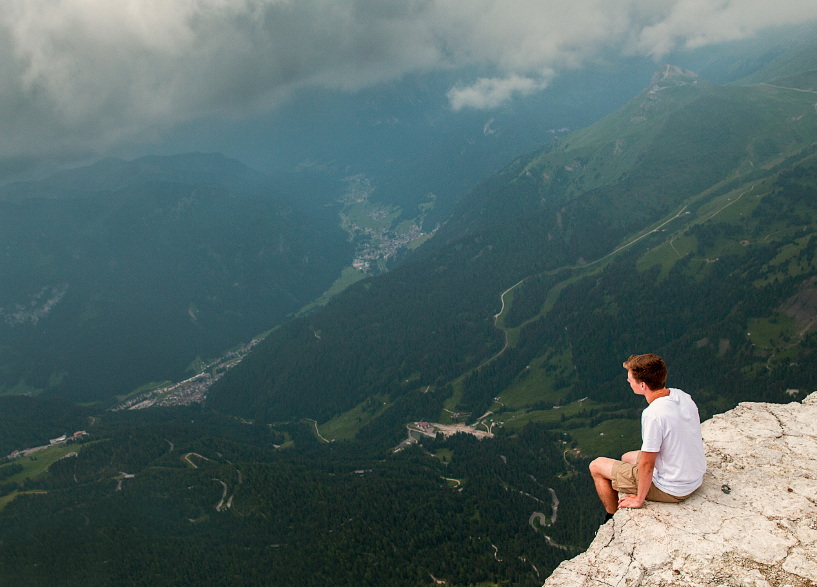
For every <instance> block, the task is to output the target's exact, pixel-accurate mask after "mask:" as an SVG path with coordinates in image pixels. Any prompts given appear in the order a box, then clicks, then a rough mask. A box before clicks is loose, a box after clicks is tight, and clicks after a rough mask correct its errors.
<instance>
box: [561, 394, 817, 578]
mask: <svg viewBox="0 0 817 587" xmlns="http://www.w3.org/2000/svg"><path fill="white" fill-rule="evenodd" d="M702 430H703V438H704V446H705V448H706V458H707V465H708V470H707V473H706V476H705V477H704V483H703V486H702V487H701V488H700V489H698V491H697V492H695V494H693V495H692V496H691V497H690V498H688V499H687V500H686V501H685V502H683V503H681V504H663V503H653V502H647V503H645V506H644V507H643V508H641V509H638V510H631V509H621V510H619V511H618V512H616V515H615V516H614V517H613V519H612V520H610V521H609V522H607V523H606V524H604V525H603V526H602V527H601V528H599V531H598V535H597V536H596V539H595V540H594V541H593V543H592V544H591V545H590V548H588V549H587V552H585V553H583V554H581V555H579V556H577V557H576V558H574V559H571V560H569V561H564V562H563V563H562V564H561V565H559V567H558V568H557V569H556V570H555V571H554V572H553V574H552V575H551V576H550V578H549V579H548V580H547V581H546V582H545V586H546V587H565V586H571V587H572V586H582V587H602V586H605V587H612V586H620V587H635V586H637V585H643V586H656V587H657V586H659V585H661V586H665V585H701V586H703V585H730V586H746V587H749V586H751V587H767V586H778V585H780V586H783V585H791V586H792V587H805V586H811V587H814V586H817V392H815V393H813V394H811V395H810V396H808V397H807V398H806V399H804V400H803V402H802V403H798V402H793V403H790V404H765V403H748V402H747V403H742V404H740V405H738V406H737V407H736V408H735V409H733V410H731V411H729V412H726V413H724V414H719V415H717V416H715V417H714V418H712V419H711V420H708V421H706V422H704V423H703V426H702Z"/></svg>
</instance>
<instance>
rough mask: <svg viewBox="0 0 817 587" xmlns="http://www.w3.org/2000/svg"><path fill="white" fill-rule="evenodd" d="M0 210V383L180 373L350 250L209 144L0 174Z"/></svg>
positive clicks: (286, 303)
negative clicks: (204, 151) (46, 174)
mask: <svg viewBox="0 0 817 587" xmlns="http://www.w3.org/2000/svg"><path fill="white" fill-rule="evenodd" d="M333 220H334V219H333ZM0 224H2V229H0V235H1V236H0V247H2V249H0V250H3V251H4V255H3V256H2V258H0V271H2V274H3V275H4V277H5V279H4V280H3V282H2V285H0V317H2V320H1V321H0V389H2V390H4V391H5V392H6V393H8V392H10V391H12V392H15V393H22V392H39V391H42V390H46V391H48V392H49V393H53V394H59V395H61V396H63V397H67V398H72V399H75V400H82V401H88V400H92V399H93V400H99V399H103V398H107V397H111V396H113V395H117V394H123V393H128V392H130V391H132V390H134V389H135V388H136V387H138V386H140V385H142V384H145V383H148V382H150V381H161V380H165V379H172V378H179V377H182V376H184V372H185V369H187V368H188V366H189V365H190V364H191V363H192V362H193V361H194V360H195V359H197V357H198V358H201V359H203V360H207V359H211V358H214V357H216V356H218V355H220V354H221V353H222V352H223V351H224V350H226V349H227V348H229V347H232V346H234V345H236V344H237V343H239V342H242V341H248V340H249V339H250V338H251V337H252V336H254V335H256V334H258V333H260V332H261V331H263V330H266V329H268V328H270V327H272V326H274V325H275V324H276V323H278V322H280V321H281V320H282V319H284V317H285V316H286V315H287V314H289V313H290V312H293V311H295V310H298V309H299V308H300V307H301V306H303V305H304V304H306V303H307V302H309V301H311V300H312V299H314V298H315V297H316V296H319V295H320V294H321V293H322V292H323V291H324V290H325V289H326V288H327V287H328V286H329V284H331V283H332V281H334V280H335V279H336V278H337V276H338V275H339V274H340V270H341V268H342V267H343V266H344V265H346V264H347V263H348V262H349V259H350V257H351V249H350V245H349V244H348V243H347V242H346V238H345V235H344V234H343V232H342V231H341V230H340V229H339V228H337V227H336V226H332V225H329V226H327V225H321V224H317V223H316V222H315V221H314V220H312V219H310V218H308V217H306V216H304V215H303V214H302V213H300V212H298V211H296V210H295V209H294V208H293V206H292V204H290V203H289V202H288V201H287V199H286V194H283V193H280V192H277V191H275V189H274V188H273V187H272V186H271V183H270V182H269V180H268V179H266V178H265V177H264V176H262V175H261V174H259V173H257V172H254V171H252V170H251V169H249V168H247V167H245V166H243V165H241V164H239V163H237V162H235V161H230V160H227V159H225V158H224V157H221V156H218V155H201V154H191V155H184V156H177V157H172V158H166V159H165V158H155V157H154V158H145V159H140V160H136V161H131V162H126V161H119V160H105V161H101V162H99V163H97V164H95V165H94V166H91V167H87V168H82V169H77V170H73V171H70V172H65V173H62V174H60V175H58V176H54V177H51V178H49V179H47V180H45V181H43V182H34V183H29V184H17V185H14V186H9V187H8V188H6V189H5V190H4V191H3V192H2V193H0ZM192 374H193V373H191V372H188V376H189V375H192Z"/></svg>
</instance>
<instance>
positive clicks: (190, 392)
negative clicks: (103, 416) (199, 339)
mask: <svg viewBox="0 0 817 587" xmlns="http://www.w3.org/2000/svg"><path fill="white" fill-rule="evenodd" d="M262 340H264V337H263V336H259V337H256V338H254V339H253V340H251V341H250V342H249V343H247V344H245V345H241V347H239V348H238V349H236V350H232V351H229V352H227V353H226V354H225V355H224V356H222V357H220V358H218V359H216V360H215V361H213V362H211V363H209V364H204V365H202V366H201V372H200V373H198V374H197V375H194V376H193V377H190V378H189V379H185V380H184V381H180V382H178V383H173V384H170V385H164V386H162V387H159V388H157V389H151V390H148V391H144V392H141V393H138V394H136V395H134V396H132V397H129V398H127V399H125V400H124V401H122V402H120V403H118V404H117V405H115V406H114V407H112V408H111V411H112V412H118V411H120V410H141V409H144V408H150V407H152V406H187V405H190V404H193V403H201V402H203V401H204V400H205V399H206V398H207V392H208V390H209V389H210V387H211V386H212V385H213V383H215V382H216V381H218V380H219V379H221V377H222V376H223V375H224V374H225V373H226V372H227V370H229V369H231V368H232V367H235V366H236V365H238V363H240V362H241V361H242V359H244V357H246V356H247V355H248V354H249V352H250V350H252V348H253V347H255V346H256V345H257V344H258V343H259V342H261V341H262Z"/></svg>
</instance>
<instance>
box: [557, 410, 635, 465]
mask: <svg viewBox="0 0 817 587" xmlns="http://www.w3.org/2000/svg"><path fill="white" fill-rule="evenodd" d="M567 433H568V434H570V436H571V437H572V438H573V440H575V441H576V442H577V443H578V445H579V449H581V453H582V455H583V456H585V457H598V456H609V457H610V458H615V459H618V458H620V457H621V455H623V454H624V453H625V452H628V451H631V450H638V449H639V448H641V422H640V421H638V420H626V419H618V420H605V421H604V422H602V423H601V424H599V425H598V426H595V427H594V428H576V429H573V430H567Z"/></svg>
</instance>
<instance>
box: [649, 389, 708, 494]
mask: <svg viewBox="0 0 817 587" xmlns="http://www.w3.org/2000/svg"><path fill="white" fill-rule="evenodd" d="M669 391H670V393H669V395H668V396H666V397H661V398H658V399H656V400H654V401H653V402H652V403H651V404H650V405H649V406H647V408H646V409H645V410H644V412H643V413H642V415H641V436H642V441H643V443H642V446H641V450H642V451H645V452H657V453H658V456H657V457H656V460H655V470H654V472H653V483H655V486H656V487H658V488H659V489H661V490H662V491H664V492H666V493H668V494H670V495H674V496H678V497H683V496H685V495H689V494H690V493H692V492H693V491H695V490H696V489H697V488H698V487H700V485H701V483H702V482H703V475H704V472H706V455H705V454H704V447H703V441H702V439H701V419H700V416H699V414H698V407H697V406H696V405H695V402H694V401H693V400H692V398H691V397H690V396H689V394H687V393H685V392H683V391H681V390H680V389H674V388H670V390H669Z"/></svg>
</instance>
